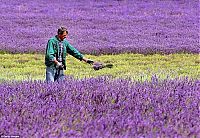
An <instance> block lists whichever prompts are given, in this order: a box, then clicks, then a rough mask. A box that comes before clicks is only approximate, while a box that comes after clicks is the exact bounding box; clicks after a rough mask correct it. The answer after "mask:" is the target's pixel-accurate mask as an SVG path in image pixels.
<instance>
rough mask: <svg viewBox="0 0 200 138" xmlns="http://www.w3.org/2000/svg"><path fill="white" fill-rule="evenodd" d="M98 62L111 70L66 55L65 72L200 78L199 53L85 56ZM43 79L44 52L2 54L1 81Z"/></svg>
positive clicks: (140, 77) (122, 76) (81, 75)
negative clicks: (110, 66)
mask: <svg viewBox="0 0 200 138" xmlns="http://www.w3.org/2000/svg"><path fill="white" fill-rule="evenodd" d="M85 57H87V58H90V59H93V60H95V61H99V62H104V63H112V64H113V65H114V67H113V68H112V69H109V68H104V69H102V70H98V71H95V70H93V68H92V66H91V65H88V64H86V63H84V62H81V61H79V60H77V59H75V58H73V57H72V56H68V57H67V70H66V71H65V74H66V75H69V76H74V77H75V78H85V77H86V78H87V77H97V76H101V75H109V76H113V77H114V78H127V77H128V78H131V79H133V80H139V81H140V80H141V81H143V80H146V79H150V78H151V77H152V75H157V76H158V77H159V78H161V79H165V78H167V77H168V78H177V77H186V76H187V77H189V78H194V79H199V78H200V57H199V55H197V54H170V55H159V54H155V55H142V54H119V55H100V56H93V55H85ZM30 79H31V80H38V79H39V80H44V79H45V65H44V55H42V54H3V53H2V54H0V82H2V81H11V80H30Z"/></svg>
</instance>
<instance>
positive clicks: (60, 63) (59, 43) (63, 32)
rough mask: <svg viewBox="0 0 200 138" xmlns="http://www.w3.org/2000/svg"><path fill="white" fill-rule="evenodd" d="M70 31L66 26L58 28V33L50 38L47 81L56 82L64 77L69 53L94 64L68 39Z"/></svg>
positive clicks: (46, 62) (46, 55)
mask: <svg viewBox="0 0 200 138" xmlns="http://www.w3.org/2000/svg"><path fill="white" fill-rule="evenodd" d="M67 35H68V31H67V29H66V28H65V27H60V28H59V29H58V34H57V35H56V36H54V37H52V38H50V39H49V41H48V43H47V47H46V54H45V65H46V81H47V82H54V81H58V80H63V79H64V70H66V56H67V53H68V54H70V55H72V56H73V57H75V58H77V59H79V60H80V61H84V62H86V63H89V64H93V61H92V60H90V59H86V58H85V57H83V55H82V54H81V53H80V52H79V51H78V50H76V49H75V48H74V47H73V46H72V45H70V43H69V42H68V41H67V40H66V37H67Z"/></svg>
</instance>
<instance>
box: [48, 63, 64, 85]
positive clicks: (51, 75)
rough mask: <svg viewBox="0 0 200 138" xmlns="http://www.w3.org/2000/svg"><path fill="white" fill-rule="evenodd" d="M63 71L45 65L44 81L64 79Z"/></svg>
mask: <svg viewBox="0 0 200 138" xmlns="http://www.w3.org/2000/svg"><path fill="white" fill-rule="evenodd" d="M64 77H65V76H64V71H63V70H58V69H56V68H52V67H46V81H47V82H54V81H60V80H64Z"/></svg>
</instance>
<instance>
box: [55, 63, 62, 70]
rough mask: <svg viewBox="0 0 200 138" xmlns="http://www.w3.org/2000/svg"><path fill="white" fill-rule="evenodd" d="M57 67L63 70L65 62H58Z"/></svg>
mask: <svg viewBox="0 0 200 138" xmlns="http://www.w3.org/2000/svg"><path fill="white" fill-rule="evenodd" d="M56 68H57V69H60V70H62V69H63V68H64V66H63V64H62V63H60V62H57V63H56Z"/></svg>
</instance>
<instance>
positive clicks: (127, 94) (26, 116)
mask: <svg viewBox="0 0 200 138" xmlns="http://www.w3.org/2000/svg"><path fill="white" fill-rule="evenodd" d="M199 106H200V81H199V80H189V79H187V78H185V79H183V78H182V79H174V80H167V79H166V80H163V81H158V79H157V78H156V77H152V80H151V81H149V82H143V83H139V82H132V81H130V80H123V79H118V80H112V79H111V78H109V77H99V78H90V79H82V80H75V79H73V78H66V80H65V81H63V82H60V83H49V84H47V83H44V82H39V81H35V82H22V83H15V82H13V83H11V84H6V83H4V84H0V135H1V136H20V137H199V136H200V127H199V126H200V121H199V116H200V112H199Z"/></svg>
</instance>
